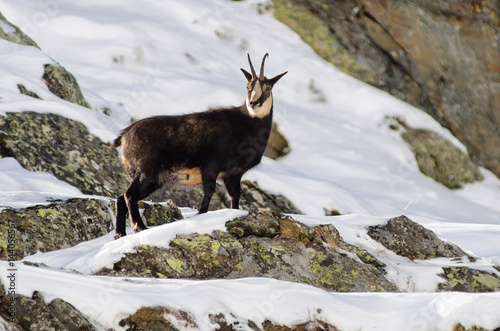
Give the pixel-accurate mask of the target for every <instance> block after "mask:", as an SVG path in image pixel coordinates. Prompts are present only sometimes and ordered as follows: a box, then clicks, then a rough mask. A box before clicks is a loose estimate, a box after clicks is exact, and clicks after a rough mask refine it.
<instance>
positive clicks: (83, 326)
mask: <svg viewBox="0 0 500 331" xmlns="http://www.w3.org/2000/svg"><path fill="white" fill-rule="evenodd" d="M0 286H1V284H0ZM10 299H11V297H10V296H5V297H3V298H0V316H3V317H4V318H6V319H8V320H12V319H11V317H12V316H11V315H10V311H9V307H10ZM15 300H16V316H15V318H14V320H15V322H13V323H11V324H10V326H11V327H12V328H13V330H82V331H83V330H85V331H93V330H97V329H96V328H95V327H94V326H93V325H92V323H90V322H89V320H88V319H87V318H86V317H85V316H84V315H83V314H82V313H81V312H79V311H78V310H77V309H76V308H75V307H73V306H72V305H71V304H69V303H68V302H66V301H64V300H62V299H59V298H56V299H54V300H53V301H51V302H50V303H48V304H46V303H45V299H44V298H43V296H42V294H41V293H39V292H34V293H33V296H32V297H31V298H29V297H26V296H23V295H18V294H16V295H15Z"/></svg>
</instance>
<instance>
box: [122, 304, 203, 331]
mask: <svg viewBox="0 0 500 331" xmlns="http://www.w3.org/2000/svg"><path fill="white" fill-rule="evenodd" d="M173 321H175V322H173ZM119 325H120V326H121V327H126V330H127V331H135V330H150V331H153V330H165V331H177V330H185V329H187V328H190V329H193V328H197V327H198V325H197V324H196V322H195V321H194V319H193V317H192V316H191V315H189V313H187V312H185V311H175V310H172V309H168V308H165V307H143V308H140V309H139V310H138V311H137V312H135V314H133V315H130V316H129V317H127V318H124V319H122V320H121V321H120V323H119Z"/></svg>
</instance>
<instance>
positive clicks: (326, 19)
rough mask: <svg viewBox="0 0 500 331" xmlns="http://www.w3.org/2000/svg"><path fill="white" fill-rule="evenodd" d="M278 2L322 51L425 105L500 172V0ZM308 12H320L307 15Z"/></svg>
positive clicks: (476, 155)
mask: <svg viewBox="0 0 500 331" xmlns="http://www.w3.org/2000/svg"><path fill="white" fill-rule="evenodd" d="M273 3H274V5H275V16H276V17H277V18H278V19H280V20H281V21H283V22H284V23H285V24H287V25H289V26H290V27H291V28H292V29H294V30H296V31H297V33H298V34H299V35H300V36H301V37H302V39H303V40H304V41H305V42H307V43H308V44H309V45H311V47H312V48H313V49H314V50H315V51H316V52H317V53H318V54H319V55H320V56H322V57H323V58H325V59H326V60H327V61H330V62H332V63H333V64H334V65H335V66H337V67H338V68H339V69H341V70H343V71H345V72H347V73H349V74H351V75H353V76H354V77H356V78H358V79H360V80H362V81H364V82H367V83H369V84H371V85H374V86H376V87H378V88H381V89H383V90H385V91H388V92H389V93H391V94H393V95H394V96H396V97H398V98H400V99H402V100H404V101H407V102H409V103H411V104H413V105H415V106H417V107H420V108H422V109H424V110H425V111H427V112H428V113H429V114H430V115H432V116H433V117H434V118H435V119H436V120H438V121H439V122H440V123H441V124H442V125H443V126H445V127H447V128H449V129H450V130H451V132H452V133H453V134H454V135H455V136H456V137H457V138H458V139H460V140H461V141H462V142H463V143H464V145H465V146H466V147H467V149H468V151H469V153H470V154H471V156H472V158H473V159H474V161H475V162H478V163H479V164H480V165H482V166H485V167H487V168H488V169H490V170H491V171H493V172H494V173H495V174H496V175H497V176H500V150H499V149H498V148H497V147H498V146H499V145H500V136H499V135H498V130H499V127H500V98H498V97H497V96H498V95H499V94H500V84H498V74H499V70H500V67H499V66H498V64H497V63H498V56H499V54H500V53H499V51H498V50H499V49H500V46H499V44H500V34H499V33H498V31H499V29H500V19H499V13H500V2H498V1H496V0H485V1H464V0H453V1H445V0H437V1H428V0H418V1H397V0H388V1H367V0H347V1H335V2H334V1H331V0H314V1H313V0H279V1H274V2H273ZM287 11H288V13H287ZM284 12H285V14H283V13H284ZM306 14H308V15H312V16H313V18H310V17H309V18H307V19H303V18H302V16H305V15H306ZM299 16H300V19H297V17H299ZM317 20H320V21H321V22H320V23H315V24H306V23H303V24H301V22H316V21H317ZM321 23H322V24H321ZM316 45H319V46H320V47H319V49H317V47H316ZM321 46H323V47H321ZM321 48H325V49H327V51H328V52H327V53H326V55H325V53H324V52H323V51H322V49H321ZM331 54H333V55H331Z"/></svg>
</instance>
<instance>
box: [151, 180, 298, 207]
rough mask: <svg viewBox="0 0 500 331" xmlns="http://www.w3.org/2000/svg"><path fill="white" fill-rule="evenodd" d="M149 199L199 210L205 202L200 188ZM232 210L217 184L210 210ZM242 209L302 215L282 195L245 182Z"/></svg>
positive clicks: (222, 190) (157, 195)
mask: <svg viewBox="0 0 500 331" xmlns="http://www.w3.org/2000/svg"><path fill="white" fill-rule="evenodd" d="M148 199H151V200H152V201H165V200H168V199H171V200H173V201H174V202H175V204H176V205H178V206H181V207H190V208H195V209H196V208H199V207H200V204H201V201H202V200H203V190H202V188H201V187H200V186H196V187H193V188H188V189H179V190H177V191H164V190H159V191H157V192H156V193H154V194H152V195H151V196H150V197H149V198H148ZM223 208H231V200H230V198H229V195H228V194H227V192H226V189H225V188H224V186H223V185H221V184H220V183H217V188H216V191H215V194H214V195H213V197H212V201H211V202H210V207H209V210H218V209H223ZM240 209H246V210H252V211H257V210H267V211H272V212H276V213H285V214H301V212H300V210H298V209H297V207H295V206H294V205H293V203H292V202H291V201H290V200H288V199H287V198H285V197H284V196H282V195H280V194H271V193H267V192H266V191H264V190H263V189H261V188H260V187H259V185H258V183H257V182H252V181H248V180H243V181H242V182H241V199H240Z"/></svg>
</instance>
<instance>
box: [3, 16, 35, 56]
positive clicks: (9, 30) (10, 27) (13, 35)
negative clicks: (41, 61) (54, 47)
mask: <svg viewBox="0 0 500 331" xmlns="http://www.w3.org/2000/svg"><path fill="white" fill-rule="evenodd" d="M0 22H2V23H3V24H0V38H2V39H5V40H8V41H11V42H13V43H16V44H19V45H26V46H34V47H36V48H40V47H38V45H37V44H36V43H35V42H34V41H33V40H32V39H31V38H30V37H28V36H27V35H26V34H24V33H23V32H22V31H21V30H20V29H19V28H18V27H17V26H15V25H14V24H12V23H10V22H9V21H7V19H6V18H5V16H3V15H2V13H1V12H0Z"/></svg>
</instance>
